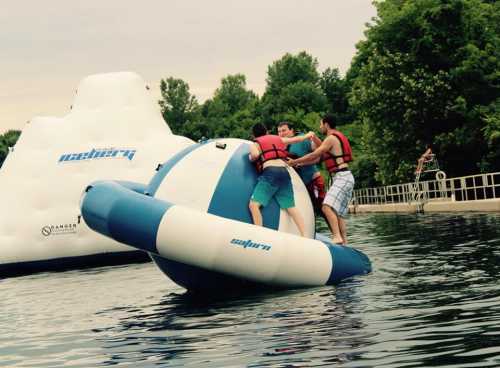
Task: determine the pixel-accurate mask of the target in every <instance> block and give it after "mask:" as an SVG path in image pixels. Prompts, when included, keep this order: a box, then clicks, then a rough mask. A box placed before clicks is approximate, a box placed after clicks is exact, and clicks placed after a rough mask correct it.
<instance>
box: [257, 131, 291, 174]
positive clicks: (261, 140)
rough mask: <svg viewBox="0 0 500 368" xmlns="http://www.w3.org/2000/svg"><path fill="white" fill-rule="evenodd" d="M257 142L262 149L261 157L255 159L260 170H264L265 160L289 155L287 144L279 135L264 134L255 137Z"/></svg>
mask: <svg viewBox="0 0 500 368" xmlns="http://www.w3.org/2000/svg"><path fill="white" fill-rule="evenodd" d="M255 142H256V143H257V144H258V145H259V147H260V150H261V154H260V156H259V159H258V160H257V161H255V167H256V169H257V171H258V172H262V168H263V165H264V162H266V161H269V160H276V159H281V160H284V159H285V158H286V157H287V156H288V152H287V151H286V146H285V144H284V143H283V141H282V140H281V138H280V137H279V136H277V135H272V134H267V135H263V136H261V137H258V138H255Z"/></svg>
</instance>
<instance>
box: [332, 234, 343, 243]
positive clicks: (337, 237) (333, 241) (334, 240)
mask: <svg viewBox="0 0 500 368" xmlns="http://www.w3.org/2000/svg"><path fill="white" fill-rule="evenodd" d="M343 242H344V240H343V239H342V237H341V236H334V237H333V238H332V243H334V244H342V243H343Z"/></svg>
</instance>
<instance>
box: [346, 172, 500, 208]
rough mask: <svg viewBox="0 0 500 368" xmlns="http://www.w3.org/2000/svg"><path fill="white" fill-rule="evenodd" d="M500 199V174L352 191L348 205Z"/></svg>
mask: <svg viewBox="0 0 500 368" xmlns="http://www.w3.org/2000/svg"><path fill="white" fill-rule="evenodd" d="M491 198H500V172H496V173H488V174H478V175H470V176H462V177H458V178H449V179H441V180H426V181H420V182H417V183H414V182H413V183H404V184H395V185H387V186H383V187H375V188H364V189H355V190H354V193H353V199H352V204H354V205H364V204H377V205H378V204H390V203H412V202H419V203H426V202H428V201H474V200H480V199H491Z"/></svg>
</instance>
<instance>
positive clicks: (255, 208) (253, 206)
mask: <svg viewBox="0 0 500 368" xmlns="http://www.w3.org/2000/svg"><path fill="white" fill-rule="evenodd" d="M248 208H249V209H250V214H251V215H252V220H253V223H254V224H255V225H258V226H262V213H260V203H259V202H255V201H250V203H249V204H248Z"/></svg>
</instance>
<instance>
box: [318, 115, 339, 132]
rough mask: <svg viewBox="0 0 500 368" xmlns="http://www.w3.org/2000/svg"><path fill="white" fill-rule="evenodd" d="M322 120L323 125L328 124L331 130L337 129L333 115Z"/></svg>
mask: <svg viewBox="0 0 500 368" xmlns="http://www.w3.org/2000/svg"><path fill="white" fill-rule="evenodd" d="M321 120H322V121H323V123H327V124H328V126H329V127H330V128H331V129H335V127H336V126H337V123H336V122H335V117H334V116H333V115H331V114H326V115H325V116H323V118H322V119H321Z"/></svg>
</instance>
